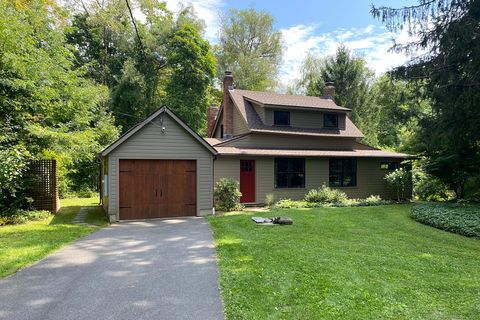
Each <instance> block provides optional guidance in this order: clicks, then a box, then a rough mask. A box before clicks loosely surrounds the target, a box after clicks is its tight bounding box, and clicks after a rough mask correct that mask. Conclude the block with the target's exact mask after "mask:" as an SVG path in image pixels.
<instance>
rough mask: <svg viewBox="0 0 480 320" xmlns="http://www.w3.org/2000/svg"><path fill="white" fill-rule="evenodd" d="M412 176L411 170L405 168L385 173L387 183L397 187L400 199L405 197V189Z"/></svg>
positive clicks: (398, 198)
mask: <svg viewBox="0 0 480 320" xmlns="http://www.w3.org/2000/svg"><path fill="white" fill-rule="evenodd" d="M410 177H411V174H410V172H409V171H407V170H405V169H404V168H399V169H396V170H395V171H393V172H390V173H387V174H386V175H385V180H387V183H388V184H389V185H390V186H392V187H393V188H395V191H396V192H397V200H398V201H400V200H402V199H405V191H406V190H407V187H408V185H409V183H410Z"/></svg>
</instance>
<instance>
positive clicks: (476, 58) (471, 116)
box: [372, 0, 480, 198]
mask: <svg viewBox="0 0 480 320" xmlns="http://www.w3.org/2000/svg"><path fill="white" fill-rule="evenodd" d="M372 13H373V15H374V16H376V17H379V18H381V19H382V21H383V22H384V23H385V24H386V25H387V26H388V27H390V28H391V29H392V30H394V29H396V28H409V30H410V32H411V34H412V35H414V36H416V38H417V39H416V40H414V41H412V42H409V43H406V44H398V45H397V46H396V47H395V48H396V49H397V50H410V52H412V50H411V49H415V48H424V49H426V50H427V54H423V55H415V54H412V56H411V61H410V63H409V64H407V65H406V66H402V67H399V68H397V69H396V70H395V72H394V75H395V76H396V77H397V78H400V79H406V80H407V81H410V82H417V83H418V82H420V81H421V82H423V83H424V84H425V88H426V94H427V96H428V97H429V99H430V100H431V102H432V111H433V112H432V114H431V115H430V116H429V117H426V118H425V119H423V121H422V122H421V141H422V143H421V144H420V145H419V148H418V150H417V151H418V152H424V153H425V155H427V159H428V160H427V161H428V165H427V166H426V168H427V170H428V171H429V172H430V173H431V174H433V175H435V176H437V177H438V178H440V179H441V180H442V181H444V182H445V183H447V184H448V185H449V186H450V187H451V188H452V189H453V190H454V191H455V192H456V195H457V197H459V198H463V197H464V196H465V185H466V184H467V183H468V181H469V180H471V179H478V177H479V175H480V167H479V166H478V163H480V131H479V130H478V123H479V120H480V109H479V108H478V101H480V90H479V89H480V74H479V73H478V70H480V41H479V39H480V29H479V27H478V26H479V25H480V1H478V0H470V1H468V0H461V1H446V0H436V1H425V0H422V1H420V4H419V5H418V6H413V7H406V8H402V9H394V8H385V7H380V8H376V7H373V9H372Z"/></svg>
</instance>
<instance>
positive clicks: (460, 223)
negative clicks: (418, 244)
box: [410, 203, 480, 238]
mask: <svg viewBox="0 0 480 320" xmlns="http://www.w3.org/2000/svg"><path fill="white" fill-rule="evenodd" d="M410 215H411V217H412V218H413V219H415V220H416V221H418V222H420V223H423V224H426V225H429V226H432V227H435V228H438V229H442V230H445V231H450V232H454V233H458V234H461V235H464V236H467V237H479V238H480V206H479V205H478V204H468V203H425V204H419V205H416V206H415V207H413V208H412V211H411V214H410Z"/></svg>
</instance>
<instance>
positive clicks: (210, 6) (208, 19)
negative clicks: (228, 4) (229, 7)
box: [166, 0, 225, 43]
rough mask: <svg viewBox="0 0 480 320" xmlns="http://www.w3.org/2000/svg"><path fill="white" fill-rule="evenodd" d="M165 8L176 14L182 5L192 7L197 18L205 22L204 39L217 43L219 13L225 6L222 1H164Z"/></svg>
mask: <svg viewBox="0 0 480 320" xmlns="http://www.w3.org/2000/svg"><path fill="white" fill-rule="evenodd" d="M166 3H167V8H168V9H169V10H171V11H173V12H177V11H178V10H179V8H180V7H181V5H182V4H184V5H192V6H193V8H194V9H195V12H196V13H197V15H198V17H199V18H200V19H202V20H204V21H205V24H206V29H205V37H206V38H207V39H208V40H209V41H210V42H213V43H215V42H217V33H218V29H219V28H220V12H221V9H222V8H223V7H224V6H225V3H224V0H187V1H182V0H166Z"/></svg>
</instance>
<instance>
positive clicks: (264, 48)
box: [215, 9, 282, 91]
mask: <svg viewBox="0 0 480 320" xmlns="http://www.w3.org/2000/svg"><path fill="white" fill-rule="evenodd" d="M273 22H274V19H273V17H272V16H271V15H270V14H268V13H266V12H257V11H255V9H248V10H237V9H232V10H230V12H229V14H228V16H226V17H224V18H223V21H222V25H221V29H220V34H219V42H220V43H219V45H218V46H216V47H215V55H216V57H217V61H218V65H217V76H218V78H219V79H220V81H222V79H223V76H224V74H225V71H227V70H228V71H232V72H233V74H234V76H235V85H236V86H237V88H240V89H248V90H260V91H263V90H269V89H272V88H274V87H275V85H276V76H277V73H278V68H279V65H280V62H281V59H282V45H281V33H280V32H279V31H276V30H274V29H273Z"/></svg>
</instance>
